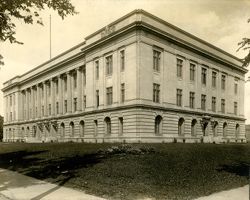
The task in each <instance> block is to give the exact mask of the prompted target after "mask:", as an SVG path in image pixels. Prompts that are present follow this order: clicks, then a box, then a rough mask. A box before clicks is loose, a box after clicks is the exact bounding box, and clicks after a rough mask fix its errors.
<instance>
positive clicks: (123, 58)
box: [120, 50, 125, 72]
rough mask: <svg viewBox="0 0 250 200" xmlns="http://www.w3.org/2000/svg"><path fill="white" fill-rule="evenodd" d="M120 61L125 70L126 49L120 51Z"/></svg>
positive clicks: (122, 69) (122, 68)
mask: <svg viewBox="0 0 250 200" xmlns="http://www.w3.org/2000/svg"><path fill="white" fill-rule="evenodd" d="M120 63H121V71H122V72H123V71H124V69H125V52H124V50H122V51H120Z"/></svg>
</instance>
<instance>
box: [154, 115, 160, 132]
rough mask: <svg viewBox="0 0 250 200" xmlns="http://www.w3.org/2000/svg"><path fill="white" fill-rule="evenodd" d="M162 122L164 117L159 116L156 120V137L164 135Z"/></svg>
mask: <svg viewBox="0 0 250 200" xmlns="http://www.w3.org/2000/svg"><path fill="white" fill-rule="evenodd" d="M161 122H162V117H161V116H160V115H157V116H156V118H155V135H161V134H162V128H161V124H162V123H161Z"/></svg>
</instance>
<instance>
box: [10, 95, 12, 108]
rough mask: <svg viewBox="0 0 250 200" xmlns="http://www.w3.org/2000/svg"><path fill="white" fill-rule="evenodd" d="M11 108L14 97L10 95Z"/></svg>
mask: <svg viewBox="0 0 250 200" xmlns="http://www.w3.org/2000/svg"><path fill="white" fill-rule="evenodd" d="M10 106H12V96H11V95H10Z"/></svg>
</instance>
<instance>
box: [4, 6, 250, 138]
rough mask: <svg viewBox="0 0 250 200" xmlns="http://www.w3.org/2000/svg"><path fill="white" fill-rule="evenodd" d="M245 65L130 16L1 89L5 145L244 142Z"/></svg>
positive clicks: (144, 17) (145, 17)
mask: <svg viewBox="0 0 250 200" xmlns="http://www.w3.org/2000/svg"><path fill="white" fill-rule="evenodd" d="M241 64H242V63H241V61H240V60H239V59H238V58H236V57H234V56H232V55H230V54H228V53H226V52H224V51H223V50H221V49H219V48H217V47H215V46H213V45H211V44H209V43H207V42H205V41H203V40H201V39H199V38H197V37H195V36H193V35H191V34H189V33H187V32H185V31H183V30H181V29H179V28H177V27H175V26H173V25H171V24H169V23H167V22H165V21H163V20H161V19H159V18H157V17H155V16H153V15H151V14H149V13H147V12H145V11H143V10H135V11H133V12H131V13H129V14H127V15H126V16H124V17H122V18H120V19H118V20H116V21H115V22H113V23H111V24H109V25H108V26H106V27H104V28H102V29H101V30H98V31H96V32H95V33H93V34H91V35H90V36H88V37H86V38H85V41H84V42H83V43H81V44H79V45H77V46H75V47H73V48H71V49H69V50H68V51H66V52H64V53H62V54H60V55H58V56H57V57H55V58H53V59H51V60H49V61H48V62H46V63H43V64H41V65H40V66H38V67H36V68H34V69H33V70H31V71H29V72H27V73H25V74H23V75H21V76H17V77H15V78H13V79H11V80H9V81H7V82H5V83H4V87H3V89H2V91H3V92H4V103H5V122H4V141H6V142H9V141H11V142H12V141H13V142H14V141H25V142H51V141H58V142H66V141H75V142H215V143H221V142H245V141H246V137H245V119H244V82H245V81H244V76H245V73H246V72H247V70H246V69H244V68H242V67H241Z"/></svg>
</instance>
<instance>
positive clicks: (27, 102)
mask: <svg viewBox="0 0 250 200" xmlns="http://www.w3.org/2000/svg"><path fill="white" fill-rule="evenodd" d="M29 116H30V115H29V88H27V90H26V120H29Z"/></svg>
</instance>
